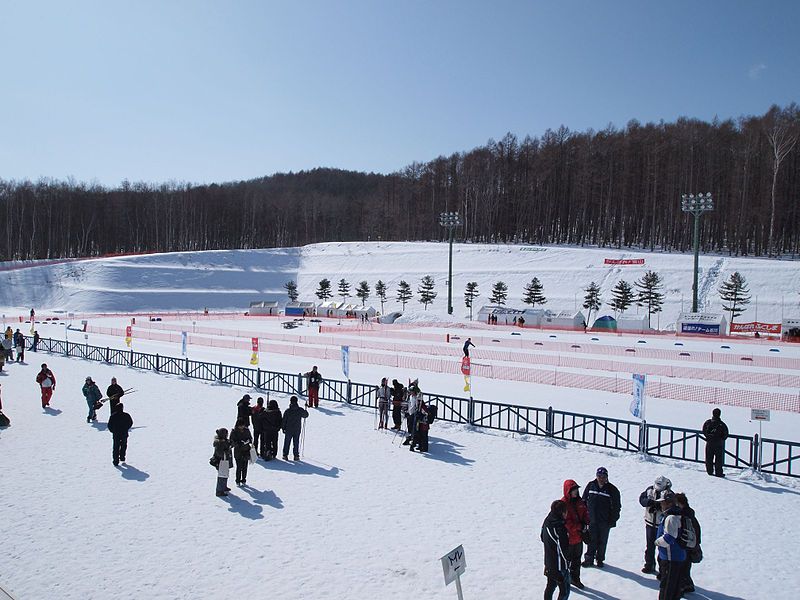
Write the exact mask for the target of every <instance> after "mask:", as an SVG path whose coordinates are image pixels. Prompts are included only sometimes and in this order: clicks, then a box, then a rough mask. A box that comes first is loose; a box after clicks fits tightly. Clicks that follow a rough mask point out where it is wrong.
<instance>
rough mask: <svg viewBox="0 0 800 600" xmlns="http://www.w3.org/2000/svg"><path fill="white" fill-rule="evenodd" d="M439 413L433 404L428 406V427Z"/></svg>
mask: <svg viewBox="0 0 800 600" xmlns="http://www.w3.org/2000/svg"><path fill="white" fill-rule="evenodd" d="M438 412H439V409H438V408H437V406H436V405H435V404H429V405H428V425H433V422H434V421H435V420H436V414H437V413H438Z"/></svg>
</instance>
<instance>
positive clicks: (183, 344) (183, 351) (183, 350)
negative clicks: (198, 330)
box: [181, 331, 189, 356]
mask: <svg viewBox="0 0 800 600" xmlns="http://www.w3.org/2000/svg"><path fill="white" fill-rule="evenodd" d="M188 337H189V336H188V335H187V334H186V332H185V331H181V356H186V343H187V338H188Z"/></svg>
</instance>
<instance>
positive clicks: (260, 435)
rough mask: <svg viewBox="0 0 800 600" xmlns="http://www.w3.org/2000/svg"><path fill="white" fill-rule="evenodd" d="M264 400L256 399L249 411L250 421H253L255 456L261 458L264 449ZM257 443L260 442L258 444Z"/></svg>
mask: <svg viewBox="0 0 800 600" xmlns="http://www.w3.org/2000/svg"><path fill="white" fill-rule="evenodd" d="M265 412H266V409H265V408H264V399H263V398H258V399H257V400H256V405H255V406H254V407H253V408H252V409H251V414H250V419H251V420H252V421H253V448H255V449H256V454H258V455H259V456H261V452H262V449H263V447H264V413H265ZM259 442H261V443H260V444H259Z"/></svg>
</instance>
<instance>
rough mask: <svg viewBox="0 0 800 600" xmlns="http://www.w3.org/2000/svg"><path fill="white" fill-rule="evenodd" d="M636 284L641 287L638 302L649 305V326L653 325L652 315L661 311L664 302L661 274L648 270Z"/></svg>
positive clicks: (641, 304)
mask: <svg viewBox="0 0 800 600" xmlns="http://www.w3.org/2000/svg"><path fill="white" fill-rule="evenodd" d="M635 285H636V287H637V288H639V292H638V296H637V298H636V304H638V305H639V306H646V307H647V326H648V327H651V324H650V316H651V315H653V314H654V313H659V312H661V306H662V305H663V304H664V294H662V293H661V276H660V275H659V274H658V273H656V272H655V271H647V273H645V274H644V275H642V278H641V279H640V280H639V281H637V282H636V283H635Z"/></svg>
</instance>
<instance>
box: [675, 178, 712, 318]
mask: <svg viewBox="0 0 800 600" xmlns="http://www.w3.org/2000/svg"><path fill="white" fill-rule="evenodd" d="M681 210H682V211H683V212H686V213H691V214H693V215H694V280H693V283H692V312H693V313H696V312H697V272H698V268H699V260H700V215H702V214H703V213H704V212H708V211H711V210H714V200H712V198H711V192H708V193H706V194H697V195H696V196H695V195H694V194H682V195H681Z"/></svg>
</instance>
